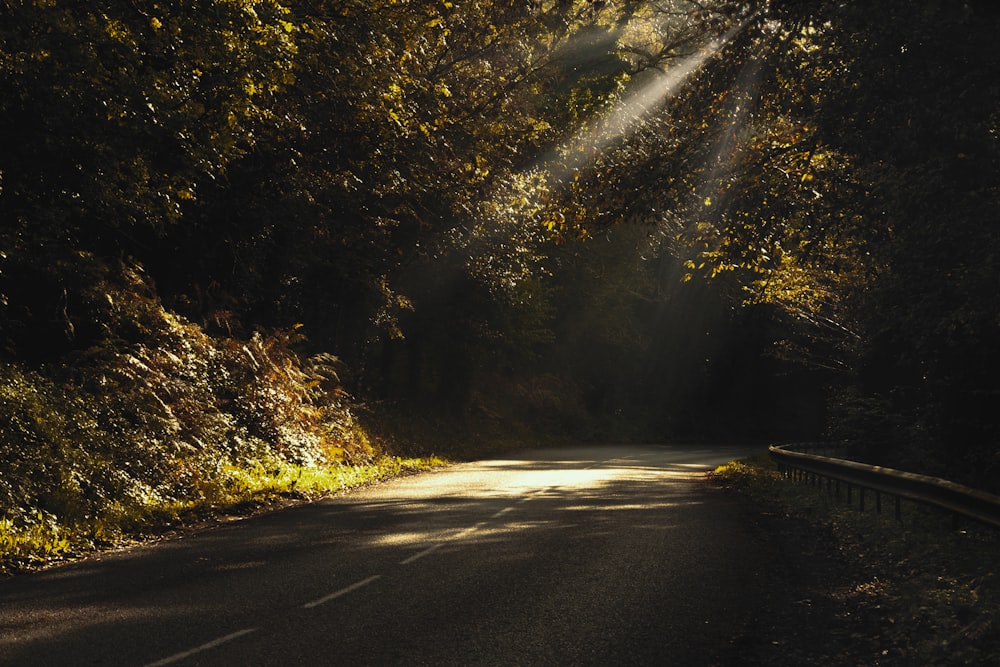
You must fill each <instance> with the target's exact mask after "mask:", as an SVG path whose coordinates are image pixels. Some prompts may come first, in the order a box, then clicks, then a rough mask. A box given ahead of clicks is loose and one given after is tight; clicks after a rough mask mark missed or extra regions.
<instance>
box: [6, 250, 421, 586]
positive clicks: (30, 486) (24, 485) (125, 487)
mask: <svg viewBox="0 0 1000 667" xmlns="http://www.w3.org/2000/svg"><path fill="white" fill-rule="evenodd" d="M74 298H75V304H76V305H75V308H76V309H77V310H79V311H81V312H85V313H86V314H87V317H86V318H85V319H87V321H89V322H91V323H92V324H93V326H91V335H90V338H89V339H88V343H87V346H86V347H81V349H78V350H76V351H75V352H73V353H72V354H70V355H67V356H65V357H63V358H59V359H57V360H50V361H48V362H46V363H44V364H35V365H33V366H29V365H27V364H24V363H15V362H3V361H0V471H2V475H0V568H5V569H11V568H17V567H22V566H26V565H31V564H37V563H45V562H50V561H52V560H55V559H60V558H66V557H68V556H71V555H74V554H77V553H81V552H84V551H87V550H89V549H94V548H99V547H102V546H107V545H110V544H115V543H117V542H119V541H120V540H122V539H125V538H127V537H130V536H136V535H141V534H144V533H148V532H150V531H156V530H160V529H162V528H163V527H165V526H171V525H176V524H177V523H178V522H185V521H190V520H193V519H195V518H197V517H198V516H202V515H209V514H212V513H213V512H219V511H224V510H226V511H228V510H232V509H234V508H239V507H241V506H246V505H252V504H261V503H264V502H267V501H269V500H273V499H275V498H279V497H282V496H285V495H288V494H297V495H298V496H310V495H317V494H325V493H330V492H334V491H337V490H340V489H342V488H347V487H352V486H357V485H359V484H364V483H367V482H370V481H373V480H376V479H379V478H383V477H386V476H391V475H398V474H402V473H404V472H406V471H407V470H411V469H415V468H421V467H425V466H429V465H432V464H434V463H437V462H439V461H436V460H432V459H421V458H416V457H414V458H407V459H401V458H397V457H395V456H391V455H390V453H391V452H392V451H393V450H391V449H389V448H387V447H385V446H381V445H379V444H377V443H375V442H373V440H372V438H370V437H369V434H368V432H367V431H366V429H365V427H364V426H363V425H362V424H361V422H360V420H359V419H358V417H357V415H356V413H357V411H358V408H359V406H358V405H357V404H356V403H355V402H354V401H353V400H352V399H351V397H350V396H348V395H347V394H346V392H345V391H344V390H343V387H342V386H341V383H340V379H339V377H338V373H339V368H340V364H339V362H338V360H337V359H336V358H335V357H333V356H331V355H329V354H319V355H314V356H311V357H307V358H300V356H299V355H298V354H297V352H296V350H297V349H298V347H299V342H300V341H301V338H302V336H301V333H300V332H299V331H298V328H297V327H293V328H291V329H288V330H275V331H256V332H253V333H251V334H249V335H247V336H245V337H243V338H236V337H234V336H231V335H230V336H212V335H209V334H207V333H206V332H205V331H204V330H203V329H202V328H201V327H200V326H198V325H197V324H195V323H192V322H190V321H187V320H185V319H184V318H182V317H179V316H177V315H176V314H174V313H172V312H170V311H168V310H167V309H165V308H164V307H163V305H162V304H161V302H160V301H159V299H158V298H157V296H156V293H155V290H154V289H153V288H152V287H151V285H150V284H149V281H148V279H147V278H146V276H145V274H144V273H143V271H142V269H141V267H137V266H129V265H124V264H123V265H122V266H120V267H119V268H118V269H117V270H116V271H111V270H110V269H109V270H108V271H106V272H105V273H104V274H103V277H102V279H101V280H99V281H97V282H96V283H95V285H94V286H93V287H88V288H87V289H85V290H84V291H82V292H81V293H80V294H78V295H76V296H75V297H74ZM98 325H99V326H98Z"/></svg>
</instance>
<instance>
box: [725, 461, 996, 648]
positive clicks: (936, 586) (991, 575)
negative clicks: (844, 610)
mask: <svg viewBox="0 0 1000 667" xmlns="http://www.w3.org/2000/svg"><path fill="white" fill-rule="evenodd" d="M714 477H715V478H716V479H717V480H719V481H721V482H722V483H723V484H724V485H726V486H727V487H729V488H731V489H734V490H735V491H737V492H739V493H740V494H742V495H744V496H745V497H747V498H748V499H750V500H751V501H752V502H753V503H754V504H755V505H756V506H757V507H758V508H760V510H761V511H762V512H764V513H766V514H769V515H771V516H776V517H778V518H779V520H781V519H784V520H791V519H797V520H801V521H803V522H805V524H806V525H810V526H812V527H813V528H814V529H816V530H821V531H826V532H828V533H829V534H831V535H832V536H833V539H834V542H835V543H834V544H832V545H830V549H831V550H833V551H834V552H837V553H838V556H839V557H842V558H843V559H845V560H846V562H847V564H848V565H849V566H850V568H851V572H852V575H854V576H855V577H856V581H855V584H854V586H853V588H852V589H851V590H848V591H846V592H845V591H844V590H830V591H828V593H829V595H831V596H841V597H842V598H846V599H842V600H841V603H846V604H847V605H848V606H850V605H852V604H856V605H858V606H865V607H867V610H866V614H867V615H869V616H871V615H873V614H874V615H875V616H877V618H875V619H874V620H873V627H872V628H868V629H867V630H866V631H865V632H868V633H870V634H876V635H878V636H877V637H869V638H868V639H870V640H872V642H871V644H872V645H873V646H875V645H877V646H878V647H879V650H878V652H877V655H874V656H870V662H868V663H866V664H873V665H875V664H877V665H891V664H902V665H930V664H933V665H980V664H982V665H985V664H1000V581H998V578H997V564H998V563H997V559H996V556H997V554H998V553H1000V531H997V530H994V529H991V528H988V527H985V526H980V525H978V524H962V525H961V526H960V527H958V528H956V527H955V526H954V525H953V519H952V517H950V516H947V515H945V514H944V513H942V512H939V511H937V510H935V509H933V508H927V507H923V506H918V505H914V504H910V503H906V502H904V503H903V505H902V518H901V520H899V521H897V520H896V519H895V515H894V509H893V507H894V505H893V501H891V500H887V501H885V502H886V505H885V507H883V512H882V513H881V514H878V513H876V512H874V511H873V510H872V508H871V503H870V502H869V507H868V510H867V511H866V512H864V513H862V512H859V511H858V506H857V499H856V498H855V503H854V505H853V506H848V505H847V503H846V499H845V497H844V495H842V496H841V497H840V498H837V497H836V495H835V494H832V493H828V491H827V488H826V486H825V485H819V486H811V485H808V484H803V483H795V482H792V481H788V480H785V479H783V478H782V477H781V476H780V474H779V472H778V470H777V468H776V467H775V465H774V464H773V463H772V462H771V461H770V459H769V458H768V457H766V456H763V457H758V458H753V459H746V460H741V461H734V462H730V463H728V464H726V465H724V466H721V467H719V468H718V469H716V471H715V472H714ZM817 583H819V584H822V582H817ZM857 611H858V610H857V609H855V612H857ZM848 613H850V612H848ZM860 634H864V632H862V633H860ZM860 634H859V636H858V638H857V639H858V640H859V641H858V643H861V641H860V640H861V636H860Z"/></svg>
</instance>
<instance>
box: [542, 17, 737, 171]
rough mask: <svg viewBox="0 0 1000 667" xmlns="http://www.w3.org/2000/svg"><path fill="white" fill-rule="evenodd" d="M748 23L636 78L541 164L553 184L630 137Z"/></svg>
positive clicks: (735, 27)
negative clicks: (663, 67)
mask: <svg viewBox="0 0 1000 667" xmlns="http://www.w3.org/2000/svg"><path fill="white" fill-rule="evenodd" d="M746 25H747V22H743V23H740V24H739V25H736V26H734V27H732V28H731V29H730V30H729V31H728V32H726V33H725V34H723V35H721V36H719V37H717V38H715V39H713V40H712V41H710V42H709V43H707V44H706V45H704V46H703V47H702V48H700V49H698V50H697V51H696V52H694V53H692V54H690V55H688V56H686V57H684V58H681V59H679V60H677V61H674V62H673V63H671V65H670V67H668V68H667V69H666V70H660V69H650V70H647V71H645V72H644V73H643V75H642V76H640V77H636V79H635V80H634V81H633V85H632V86H631V88H632V90H630V91H628V92H627V93H626V94H625V95H624V96H623V98H622V100H621V101H620V102H619V103H618V104H617V105H616V106H615V108H614V109H613V110H611V111H610V112H609V113H608V114H607V115H605V116H604V117H603V118H601V119H599V120H598V121H597V122H595V123H593V124H591V125H588V126H586V127H584V128H582V129H581V130H580V131H579V132H577V134H576V135H575V136H574V137H573V138H572V139H570V140H569V141H568V142H567V143H566V144H564V145H563V146H561V147H560V148H559V149H557V150H554V151H552V152H551V153H550V154H549V155H548V156H547V157H546V159H545V160H543V161H542V164H543V165H545V167H544V168H546V169H547V170H548V176H549V179H550V182H552V183H559V182H562V181H565V180H566V179H567V178H569V177H570V175H571V174H573V173H574V172H575V171H577V170H578V169H580V168H581V167H583V166H585V165H587V164H590V163H591V162H593V161H594V160H595V159H596V158H597V156H598V155H600V154H601V153H602V152H604V151H605V150H606V149H607V148H608V147H609V146H610V145H611V144H613V143H614V142H615V141H617V140H619V139H624V138H627V137H629V136H630V135H631V134H632V133H633V132H634V131H635V130H636V129H638V127H639V126H640V125H641V124H642V122H643V121H644V120H645V119H646V118H647V117H648V116H649V115H650V114H651V113H653V112H654V111H656V110H657V109H660V108H661V107H662V106H663V103H664V102H665V101H666V100H667V99H669V98H670V97H671V96H673V95H674V94H675V93H676V92H677V90H678V89H680V87H681V86H683V85H684V84H685V83H686V82H687V81H688V79H690V77H691V76H692V75H693V74H694V73H695V72H697V71H698V70H699V69H700V68H701V66H702V65H704V64H705V62H706V61H707V60H708V59H709V58H711V57H712V56H713V55H715V54H716V53H718V52H719V51H720V50H721V49H722V48H723V47H724V46H725V45H726V44H728V43H729V42H730V41H732V40H733V38H734V37H736V35H738V34H739V33H740V32H741V31H742V30H743V28H744V27H745V26H746Z"/></svg>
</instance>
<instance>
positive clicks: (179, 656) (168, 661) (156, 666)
mask: <svg viewBox="0 0 1000 667" xmlns="http://www.w3.org/2000/svg"><path fill="white" fill-rule="evenodd" d="M256 631H257V628H248V629H246V630H240V631H239V632H234V633H232V634H231V635H226V636H225V637H219V638H218V639H213V640H212V641H210V642H208V643H207V644H202V645H201V646H196V647H194V648H193V649H191V650H190V651H184V652H182V653H176V654H174V655H172V656H170V657H169V658H164V659H163V660H157V661H156V662H151V663H149V664H148V665H146V667H163V665H172V664H173V663H175V662H180V661H181V660H183V659H185V658H190V657H191V656H192V655H195V654H197V653H201V652H202V651H207V650H209V649H213V648H215V647H216V646H220V645H222V644H225V643H226V642H231V641H233V640H234V639H239V638H240V637H242V636H243V635H248V634H250V633H251V632H256Z"/></svg>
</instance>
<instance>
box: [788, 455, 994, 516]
mask: <svg viewBox="0 0 1000 667" xmlns="http://www.w3.org/2000/svg"><path fill="white" fill-rule="evenodd" d="M792 447H794V448H796V449H819V448H823V449H826V448H828V447H829V445H818V446H817V445H782V446H778V445H772V446H771V447H769V451H770V454H771V458H772V459H773V460H774V462H775V463H777V464H778V469H779V470H780V471H781V472H782V474H783V475H784V476H785V477H790V478H794V479H804V480H805V481H808V482H811V483H813V484H819V485H822V484H823V483H824V481H825V483H826V486H827V490H828V491H829V492H831V493H836V494H837V496H838V497H839V495H840V492H841V488H840V485H841V483H843V484H845V485H846V487H847V489H846V490H847V501H848V502H849V503H852V502H853V500H852V496H853V494H854V491H855V490H857V491H858V496H859V502H860V506H861V510H862V511H864V509H865V500H866V498H865V496H866V492H867V491H872V492H873V493H874V495H875V498H874V500H875V509H876V511H878V512H881V511H882V494H886V495H889V496H892V498H893V499H894V500H895V513H896V518H897V519H901V509H900V499H906V500H910V501H913V502H918V503H922V504H924V505H931V506H934V507H939V508H941V509H944V510H947V511H949V512H951V513H952V515H953V516H955V517H958V516H963V517H968V518H970V519H975V520H976V521H980V522H982V523H985V524H988V525H991V526H994V527H996V528H1000V496H996V495H993V494H991V493H986V492H985V491H980V490H978V489H973V488H970V487H968V486H963V485H961V484H956V483H955V482H950V481H948V480H946V479H941V478H939V477H930V476H928V475H917V474H915V473H911V472H903V471H901V470H894V469H892V468H883V467H881V466H873V465H866V464H864V463H857V462H856V461H848V460H845V459H837V458H832V457H828V456H820V455H818V454H807V453H804V452H801V451H791V449H790V448H792Z"/></svg>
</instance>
